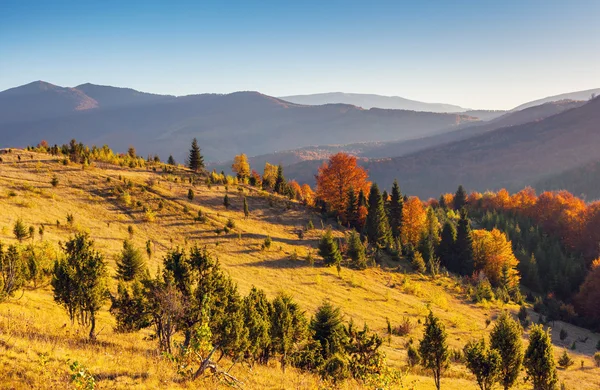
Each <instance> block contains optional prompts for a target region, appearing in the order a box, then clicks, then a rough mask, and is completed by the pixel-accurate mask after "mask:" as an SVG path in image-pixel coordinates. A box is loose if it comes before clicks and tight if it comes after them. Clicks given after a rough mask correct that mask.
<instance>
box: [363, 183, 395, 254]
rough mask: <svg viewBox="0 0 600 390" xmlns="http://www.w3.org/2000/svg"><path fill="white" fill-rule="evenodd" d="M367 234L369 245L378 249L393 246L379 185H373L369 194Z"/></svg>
mask: <svg viewBox="0 0 600 390" xmlns="http://www.w3.org/2000/svg"><path fill="white" fill-rule="evenodd" d="M366 233H367V239H368V240H369V243H370V244H372V245H375V246H377V247H378V248H387V247H390V246H391V244H392V233H391V231H390V225H389V222H388V218H387V215H386V212H385V209H384V205H383V198H382V197H381V194H380V193H379V187H377V184H373V186H372V187H371V192H370V193H369V213H368V215H367V222H366Z"/></svg>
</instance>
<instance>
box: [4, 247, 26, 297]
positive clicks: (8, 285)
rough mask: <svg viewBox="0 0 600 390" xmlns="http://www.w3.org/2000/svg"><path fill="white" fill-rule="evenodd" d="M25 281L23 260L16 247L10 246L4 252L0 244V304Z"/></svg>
mask: <svg viewBox="0 0 600 390" xmlns="http://www.w3.org/2000/svg"><path fill="white" fill-rule="evenodd" d="M26 281H27V265H26V262H25V258H24V257H23V255H22V254H21V253H20V251H19V248H18V247H17V246H16V245H10V246H9V247H8V248H7V250H6V251H4V247H3V245H2V243H0V302H2V301H3V300H4V299H6V298H8V297H11V296H12V295H13V294H14V293H15V292H16V291H17V290H19V289H20V288H21V287H23V286H24V285H25V282H26Z"/></svg>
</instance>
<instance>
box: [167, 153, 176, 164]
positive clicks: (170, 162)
mask: <svg viewBox="0 0 600 390" xmlns="http://www.w3.org/2000/svg"><path fill="white" fill-rule="evenodd" d="M167 164H169V165H175V164H176V162H175V159H174V158H173V156H172V155H169V158H168V159H167Z"/></svg>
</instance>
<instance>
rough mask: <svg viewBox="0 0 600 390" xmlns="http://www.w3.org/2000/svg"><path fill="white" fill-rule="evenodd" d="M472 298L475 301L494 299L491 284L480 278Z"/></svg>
mask: <svg viewBox="0 0 600 390" xmlns="http://www.w3.org/2000/svg"><path fill="white" fill-rule="evenodd" d="M473 300H474V301H475V302H483V301H492V300H494V292H493V291H492V285H491V284H490V281H489V280H487V279H482V280H479V281H478V282H477V285H476V286H475V293H474V296H473Z"/></svg>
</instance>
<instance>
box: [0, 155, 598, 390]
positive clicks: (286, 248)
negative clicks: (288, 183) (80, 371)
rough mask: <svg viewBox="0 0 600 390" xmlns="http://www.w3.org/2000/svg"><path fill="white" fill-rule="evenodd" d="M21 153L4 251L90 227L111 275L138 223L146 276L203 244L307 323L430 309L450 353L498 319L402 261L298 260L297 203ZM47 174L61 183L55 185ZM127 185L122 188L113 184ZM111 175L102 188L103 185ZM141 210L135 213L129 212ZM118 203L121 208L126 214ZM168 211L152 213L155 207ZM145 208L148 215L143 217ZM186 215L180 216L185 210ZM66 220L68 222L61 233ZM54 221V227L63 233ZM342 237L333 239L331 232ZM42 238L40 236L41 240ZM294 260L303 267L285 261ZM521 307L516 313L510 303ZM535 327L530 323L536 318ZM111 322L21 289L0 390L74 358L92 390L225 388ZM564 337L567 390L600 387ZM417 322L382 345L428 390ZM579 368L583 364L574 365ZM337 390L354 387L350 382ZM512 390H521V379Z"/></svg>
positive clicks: (492, 310) (461, 378) (3, 179)
mask: <svg viewBox="0 0 600 390" xmlns="http://www.w3.org/2000/svg"><path fill="white" fill-rule="evenodd" d="M16 153H18V152H16V151H15V152H14V154H13V155H5V156H3V159H4V161H5V162H4V163H2V164H0V210H1V211H0V213H1V214H0V215H2V218H1V219H0V241H2V242H5V243H9V242H14V238H13V237H12V225H13V223H14V221H15V220H16V219H17V218H22V219H23V221H24V222H25V223H26V224H27V225H33V226H35V227H36V231H37V227H38V226H39V225H41V224H44V225H45V234H44V240H46V241H49V242H51V243H53V245H55V246H57V243H58V242H59V241H64V240H65V239H67V238H68V237H69V236H70V235H72V234H73V233H74V232H76V231H87V232H89V233H90V234H91V236H92V237H93V238H94V240H95V241H96V245H97V247H98V249H99V250H100V251H102V252H103V253H104V254H105V255H106V257H107V259H108V260H109V263H110V265H111V267H114V259H115V257H116V255H117V254H118V252H119V251H120V249H121V245H122V241H123V239H125V238H127V237H129V233H128V227H129V226H133V228H134V234H133V237H132V238H133V241H134V243H135V244H136V245H137V246H138V247H140V248H144V247H145V242H146V240H151V241H152V243H153V249H154V254H153V256H152V259H151V260H150V261H149V267H150V269H151V271H152V272H155V271H156V269H157V268H158V267H159V265H160V263H161V259H162V256H163V255H164V254H165V253H166V252H167V251H168V250H169V248H172V247H174V246H177V245H179V246H188V247H189V246H190V245H193V244H195V243H197V244H199V245H207V246H208V247H209V249H211V250H212V251H213V252H215V253H216V254H217V255H218V257H219V259H220V261H221V263H222V266H223V267H224V269H225V270H227V272H228V273H229V274H230V275H231V277H232V278H233V279H234V280H235V281H236V282H237V283H238V286H239V289H240V291H241V292H242V293H246V292H247V291H248V290H249V289H250V288H251V286H252V285H255V286H257V287H260V288H262V289H264V290H265V292H266V293H267V295H268V296H269V297H273V296H274V295H275V294H276V293H278V292H279V291H286V292H288V293H290V294H292V295H293V296H294V298H295V299H296V300H297V301H298V302H299V303H300V304H301V305H302V307H303V308H304V309H305V310H306V311H307V313H308V314H310V313H312V312H313V311H314V310H315V309H316V308H317V307H318V305H319V304H320V303H321V302H322V301H323V300H324V299H326V298H328V299H330V300H331V301H332V302H333V303H334V304H336V305H338V306H340V307H341V308H342V310H343V312H344V314H345V316H346V318H347V319H350V318H352V319H353V320H354V321H355V322H357V323H359V324H362V323H363V322H366V323H367V324H368V325H369V327H370V328H371V329H372V330H374V331H376V332H378V333H380V334H381V335H382V336H384V339H387V336H385V330H386V326H387V325H386V317H387V318H389V319H390V321H391V322H392V325H397V324H398V323H399V322H400V321H401V320H402V319H403V317H408V318H410V320H411V321H412V322H413V323H415V324H416V323H417V322H418V321H421V322H422V321H423V319H424V316H425V315H426V314H427V312H428V308H427V307H428V306H429V307H431V308H432V309H433V310H434V312H435V313H436V314H437V315H439V316H440V318H441V319H442V320H443V321H444V323H445V324H446V327H447V330H448V332H449V339H448V342H449V344H450V346H451V347H452V348H462V346H463V345H464V344H465V343H466V342H467V341H468V340H470V339H474V338H479V337H483V336H485V335H487V333H488V332H489V329H487V328H486V319H492V320H493V319H494V318H495V317H496V315H497V314H498V313H499V311H500V310H502V309H503V307H501V306H500V305H498V304H490V305H487V306H482V305H475V304H472V303H470V302H468V301H466V298H465V297H464V296H463V295H462V294H461V292H460V288H459V287H457V284H456V281H455V280H453V279H452V278H449V277H439V278H438V279H436V280H435V281H432V280H431V279H430V278H428V277H424V276H419V275H415V274H412V273H410V272H409V271H408V267H406V264H400V266H398V264H389V266H382V268H372V269H368V270H365V271H355V270H351V269H346V268H343V269H342V272H341V275H340V276H338V274H337V271H336V270H335V269H329V268H323V267H319V266H315V267H311V266H310V265H309V264H308V263H307V262H306V261H305V260H304V257H305V256H306V254H307V253H308V251H312V253H313V255H315V254H316V246H317V243H318V238H319V237H320V234H321V229H320V227H321V223H320V221H319V219H320V218H319V216H318V215H317V214H314V213H310V212H307V211H306V210H305V209H304V208H303V207H301V206H300V205H297V204H292V205H291V206H286V204H288V203H287V202H285V201H284V200H281V199H278V198H277V199H276V201H275V204H274V206H273V207H270V206H269V197H268V195H266V194H264V193H262V191H256V190H255V189H252V188H247V187H244V188H243V194H242V193H241V192H239V191H238V188H237V186H229V188H228V195H229V198H230V201H231V204H232V206H231V207H230V209H229V210H225V208H224V206H223V196H224V195H225V187H224V186H222V185H221V186H215V185H213V186H212V187H211V188H208V187H207V186H206V185H204V184H202V185H196V186H195V187H194V193H195V198H194V201H193V202H190V201H189V200H188V199H187V191H188V189H189V188H190V185H189V184H188V183H187V182H184V183H182V182H181V180H177V181H176V182H175V178H176V176H175V175H166V174H161V173H155V172H152V171H147V170H142V169H139V170H131V169H124V168H119V167H114V166H109V165H106V164H101V165H102V168H100V167H94V166H92V167H89V168H86V169H85V170H82V169H81V166H76V165H68V166H64V165H62V163H60V162H59V161H57V160H53V159H52V158H50V156H47V155H37V154H34V160H31V161H26V160H25V159H24V160H23V162H21V163H15V161H14V160H15V159H16ZM53 176H56V177H57V178H58V179H59V184H58V186H57V187H52V185H51V184H50V181H51V179H52V177H53ZM119 177H121V179H119ZM108 178H110V181H109V180H108ZM125 179H126V180H127V181H131V182H132V183H133V184H134V185H133V187H132V188H129V189H127V192H128V193H129V195H130V198H131V199H129V200H127V199H125V201H124V200H123V199H122V197H121V196H119V195H118V194H117V192H116V189H117V187H123V188H124V186H125V185H126V184H125V181H124V180H125ZM244 195H245V196H247V197H248V203H249V207H250V212H251V215H250V217H249V218H248V219H245V218H244V216H243V210H242V199H243V196H244ZM138 201H140V202H141V203H142V206H136V202H138ZM126 203H129V205H127V204H126ZM160 203H162V204H163V208H162V209H161V210H158V207H159V204H160ZM144 206H146V207H147V208H150V209H151V210H153V214H154V215H153V218H148V213H147V211H145V210H144ZM186 206H187V209H188V213H187V214H186V213H184V207H186ZM199 210H201V211H202V213H203V214H204V215H206V216H207V222H206V223H203V224H199V223H197V222H195V221H194V219H193V217H195V216H196V215H197V213H198V211H199ZM67 213H71V214H73V216H74V222H73V224H72V225H69V224H68V223H67V220H66V215H67ZM229 218H231V219H233V220H234V221H235V228H234V229H232V231H231V232H229V233H228V234H225V233H223V232H221V233H220V234H217V232H216V231H217V230H222V229H223V227H224V226H225V224H226V223H227V220H228V219H229ZM309 219H312V220H313V223H314V224H315V226H316V227H317V228H318V229H316V230H314V231H310V232H307V233H306V234H305V235H304V238H303V239H302V240H300V239H299V238H298V234H297V231H298V229H300V228H302V227H303V226H305V225H306V224H307V223H308V221H309ZM57 221H58V222H59V225H57ZM336 234H337V235H341V234H342V233H341V232H336ZM266 236H270V237H271V238H272V240H273V242H272V245H271V247H270V248H269V249H266V250H261V244H262V243H263V241H264V239H265V237H266ZM36 239H37V240H39V239H40V238H39V236H37V235H36ZM294 251H295V252H296V253H297V254H298V258H299V259H300V260H290V256H291V255H292V253H294ZM506 308H508V309H510V310H513V311H514V310H516V307H515V306H506ZM534 318H537V317H536V316H534ZM113 325H114V320H113V318H112V317H111V316H110V314H109V313H108V312H107V310H104V311H103V312H102V313H101V316H100V319H99V324H98V329H99V330H100V334H99V337H98V342H97V343H95V344H90V343H88V342H87V341H86V339H85V335H86V332H85V331H83V330H81V329H79V328H78V327H77V326H71V324H70V323H69V321H68V317H67V315H66V314H65V313H64V311H63V310H62V309H61V308H60V307H58V306H57V305H56V304H54V302H53V300H52V293H51V291H50V289H49V288H44V289H40V290H36V291H25V292H24V293H23V295H22V296H21V294H18V295H17V296H16V297H15V298H14V299H11V300H9V301H8V302H5V303H2V304H0V387H1V388H68V386H69V374H68V364H67V361H68V360H70V361H75V360H76V361H79V362H80V363H82V364H84V365H85V366H86V367H87V368H88V369H89V370H90V372H92V373H93V374H94V375H96V376H97V378H98V385H99V386H100V388H207V389H210V388H221V387H224V385H223V384H219V383H216V382H213V381H212V380H209V379H206V380H204V381H202V382H201V383H182V382H179V381H178V379H177V375H176V373H175V371H174V369H173V367H172V365H171V364H170V363H169V362H168V361H167V360H166V359H163V358H162V357H161V356H159V355H158V354H157V352H156V344H155V342H153V341H150V340H147V339H146V338H147V336H148V335H149V333H148V332H140V333H138V334H130V335H123V334H116V333H114V332H113V329H112V327H113ZM561 327H564V328H565V329H566V330H567V331H568V333H569V338H568V340H567V341H566V342H567V343H568V344H569V345H570V344H571V342H572V340H571V339H576V338H579V339H582V340H583V339H585V337H587V338H588V339H587V341H586V342H585V343H583V342H580V343H578V344H577V345H578V348H577V351H570V354H571V356H572V357H573V358H574V360H575V363H576V364H575V365H574V366H573V367H571V368H569V369H568V370H559V377H560V379H561V381H564V382H565V384H566V386H567V388H578V389H597V388H600V369H599V368H595V367H594V365H593V360H592V358H591V356H592V354H593V352H594V347H595V345H596V342H597V341H598V339H599V336H598V335H597V334H592V333H591V332H589V331H586V330H583V329H580V328H576V327H574V326H571V325H564V324H560V323H558V322H557V323H556V324H555V325H554V328H555V329H557V330H556V332H554V333H555V337H556V339H557V340H555V343H556V350H555V354H556V356H557V357H558V356H559V354H560V353H561V352H562V347H563V343H561V342H560V341H558V330H559V329H560V328H561ZM421 332H422V326H421V325H417V326H416V328H415V329H414V330H413V331H412V332H411V334H410V335H408V336H404V337H397V336H393V337H392V338H391V343H390V344H389V345H388V343H387V341H386V343H385V346H384V347H383V349H384V351H385V353H386V355H387V360H388V364H389V365H390V366H392V367H394V368H397V369H400V370H402V371H403V372H405V373H406V375H405V378H404V381H403V383H404V387H405V388H417V389H433V388H434V386H433V380H432V379H431V378H430V376H429V375H428V373H427V372H423V371H422V370H419V369H413V370H412V371H408V370H407V367H406V363H405V362H406V350H405V344H406V342H407V341H408V339H409V338H411V337H412V338H414V339H415V340H417V339H418V338H420V336H421ZM581 361H583V362H584V367H583V368H581V366H580V365H581V363H580V362H581ZM232 372H233V373H234V375H236V376H238V377H239V378H240V379H241V380H242V381H244V383H245V388H249V389H254V388H261V389H263V388H265V389H304V388H315V389H316V388H321V387H322V386H323V384H321V383H320V382H319V380H318V378H316V377H315V376H313V375H308V374H305V373H300V372H297V371H296V370H293V369H289V370H287V371H286V373H285V374H283V373H282V372H281V370H280V369H279V368H277V367H276V364H275V363H273V364H272V365H271V366H269V367H254V369H253V370H250V369H249V368H248V367H246V366H244V365H241V364H238V365H236V366H235V367H234V368H233V370H232ZM442 385H443V388H446V389H461V390H468V389H476V388H477V387H476V384H475V382H474V379H473V377H472V376H471V375H470V374H469V373H468V372H467V371H466V369H465V367H464V366H462V365H453V367H452V368H451V369H450V370H449V371H448V373H447V374H446V376H445V377H444V378H443V379H442ZM342 388H348V389H351V388H352V389H354V388H360V386H359V384H357V383H354V382H347V383H345V384H344V385H343V387H342ZM518 388H527V386H526V385H525V384H523V383H520V384H519V387H518Z"/></svg>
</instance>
